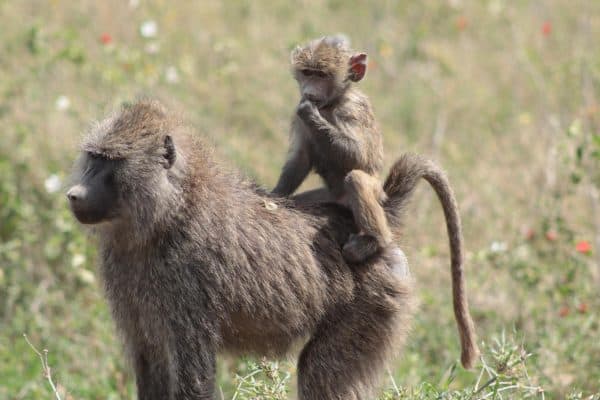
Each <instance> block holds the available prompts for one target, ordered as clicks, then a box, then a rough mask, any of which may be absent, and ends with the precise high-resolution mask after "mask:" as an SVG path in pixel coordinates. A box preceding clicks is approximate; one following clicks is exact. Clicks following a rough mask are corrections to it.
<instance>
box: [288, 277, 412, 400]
mask: <svg viewBox="0 0 600 400" xmlns="http://www.w3.org/2000/svg"><path fill="white" fill-rule="evenodd" d="M384 272H385V273H387V274H389V275H392V271H389V270H388V271H384ZM386 286H387V287H386ZM375 288H377V289H375ZM376 290H377V291H378V292H379V293H376V292H375V291H376ZM361 292H362V293H361V294H359V296H358V297H357V298H356V300H355V302H354V303H353V304H350V305H348V306H347V307H344V308H343V309H341V310H337V311H334V312H332V316H331V318H328V317H325V318H324V320H325V321H326V322H325V323H324V324H323V325H322V326H320V327H319V328H318V329H317V331H316V332H315V334H314V335H313V337H312V338H311V340H310V341H309V342H308V343H307V344H306V346H305V347H304V349H303V350H302V353H301V354H300V359H299V361H298V391H299V396H298V398H299V399H300V400H309V399H310V400H341V399H343V400H368V399H372V398H375V394H376V390H377V389H378V388H379V383H380V380H381V378H383V376H384V372H385V367H386V366H387V363H388V361H389V359H390V358H391V357H392V356H394V355H395V354H396V352H397V351H398V350H399V348H400V346H401V344H402V343H403V342H404V338H405V337H406V335H407V333H408V329H409V325H410V322H411V319H412V313H413V300H412V295H411V287H410V284H409V280H408V279H407V280H406V286H403V285H400V287H398V286H396V285H385V284H384V285H375V286H373V287H369V288H367V289H363V290H361Z"/></svg>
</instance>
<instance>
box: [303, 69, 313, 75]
mask: <svg viewBox="0 0 600 400" xmlns="http://www.w3.org/2000/svg"><path fill="white" fill-rule="evenodd" d="M314 72H315V71H313V70H311V69H303V70H302V75H304V76H312V75H313V73H314Z"/></svg>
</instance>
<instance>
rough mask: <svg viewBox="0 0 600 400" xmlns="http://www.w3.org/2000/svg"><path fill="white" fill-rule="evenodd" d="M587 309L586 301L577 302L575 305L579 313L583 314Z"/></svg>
mask: <svg viewBox="0 0 600 400" xmlns="http://www.w3.org/2000/svg"><path fill="white" fill-rule="evenodd" d="M587 310H588V305H587V303H579V304H578V305H577V311H579V313H580V314H585V313H586V312H587Z"/></svg>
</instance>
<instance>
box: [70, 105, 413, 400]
mask: <svg viewBox="0 0 600 400" xmlns="http://www.w3.org/2000/svg"><path fill="white" fill-rule="evenodd" d="M167 136H168V137H169V138H171V139H172V142H173V143H174V146H175V149H176V155H175V157H174V158H170V159H169V162H165V157H166V155H167V154H168V152H167V151H166V150H165V143H168V142H170V140H169V141H168V140H167ZM83 149H84V153H83V154H82V157H81V158H80V160H79V162H78V164H77V170H76V172H75V183H76V185H75V187H83V188H85V189H86V190H84V191H82V192H81V193H91V192H90V190H92V189H93V188H89V187H87V185H88V180H90V181H89V182H92V181H93V179H94V178H93V177H94V176H96V175H97V174H98V173H99V172H98V169H94V168H96V167H93V163H94V162H98V163H100V164H99V165H104V167H100V166H98V167H97V168H105V169H112V171H113V172H112V173H111V174H110V176H111V179H112V181H111V180H108V181H109V182H113V184H114V185H115V187H116V189H115V190H116V193H118V195H117V200H116V204H117V206H116V209H115V210H112V211H113V212H111V213H108V214H102V215H105V217H102V218H100V217H98V218H97V221H96V223H95V225H93V229H94V232H95V234H96V238H97V241H98V246H99V256H100V260H101V264H100V271H101V275H102V277H103V281H104V286H105V291H106V296H107V298H108V301H109V304H110V306H111V309H112V313H113V316H114V319H115V321H116V325H117V327H118V330H119V331H120V333H121V334H122V336H123V339H124V343H125V346H126V349H127V353H128V355H129V357H130V359H131V360H132V363H133V366H134V369H135V373H136V382H137V387H138V398H140V399H208V398H212V396H213V394H214V374H215V369H214V368H215V357H216V354H217V353H218V352H220V351H233V352H236V353H254V354H260V355H275V356H277V355H283V354H285V353H287V352H288V351H289V349H290V348H291V347H292V346H293V345H294V344H296V343H303V342H305V341H306V340H308V341H307V342H306V344H305V346H304V348H303V350H302V352H301V354H300V358H299V361H298V374H299V378H298V381H299V398H300V399H311V400H312V399H332V400H333V399H365V398H371V396H373V395H374V389H375V388H376V387H377V384H378V381H379V378H380V377H381V376H382V372H383V371H384V368H385V366H386V365H387V362H388V361H389V360H390V359H391V358H392V357H393V356H394V355H395V354H396V352H397V351H398V349H399V347H400V345H401V344H402V343H403V342H404V339H405V338H406V335H407V332H408V329H409V326H410V321H411V317H412V314H413V312H414V300H413V296H412V281H411V279H410V277H409V276H408V275H407V274H406V272H407V270H408V265H406V262H405V260H404V259H403V258H402V264H397V265H393V264H390V263H389V262H386V260H385V258H375V259H373V260H371V261H370V262H369V263H368V264H365V265H363V266H354V267H352V268H351V267H350V266H348V264H347V263H346V262H345V261H344V259H343V257H342V254H341V251H340V249H341V244H343V243H344V242H345V241H346V240H347V238H348V236H349V235H350V234H351V233H353V232H356V228H355V225H354V223H353V219H352V216H351V215H350V213H349V212H347V211H346V210H345V209H343V208H341V207H339V206H337V205H335V204H331V205H312V206H309V205H305V206H299V205H294V204H293V203H291V202H289V201H288V200H285V199H273V198H271V197H270V196H269V195H268V194H266V193H264V192H263V191H261V190H259V189H257V188H256V187H255V185H253V184H252V183H250V182H248V181H246V180H244V179H242V178H240V177H239V175H237V174H235V173H233V172H227V171H226V170H225V169H223V168H222V167H221V166H220V165H219V164H218V163H216V162H215V161H214V159H213V157H212V156H211V152H210V151H209V150H208V149H207V147H206V146H205V145H204V144H203V143H202V142H200V141H199V140H197V139H195V138H194V137H193V136H192V135H190V134H189V133H188V132H187V129H186V128H185V127H184V126H183V125H181V124H180V122H179V121H177V120H173V119H171V118H170V117H169V116H168V114H167V112H166V110H165V109H164V108H163V107H162V106H160V105H159V104H157V103H155V102H151V101H142V102H139V103H137V104H135V105H133V106H131V107H128V108H125V109H123V110H122V111H120V112H118V113H116V114H114V115H113V116H110V117H109V118H107V119H106V120H105V121H103V122H102V123H100V124H99V125H98V126H97V127H96V128H95V129H94V130H93V132H92V133H91V134H90V135H88V137H87V138H86V139H85V141H84V146H83ZM99 156H100V157H101V159H100V160H98V157H99ZM107 176H109V175H107ZM101 184H104V180H103V183H101ZM70 192H71V191H70ZM70 199H71V201H72V207H73V210H74V212H75V214H76V216H78V218H80V217H81V216H82V215H84V213H85V212H91V211H90V209H89V207H87V206H86V204H85V203H86V202H87V201H89V200H90V199H87V198H86V197H85V196H83V195H81V194H79V195H77V196H76V195H75V194H73V193H71V194H70ZM265 201H273V202H275V203H276V204H277V208H276V209H275V210H273V209H272V208H271V207H270V208H267V207H265ZM96 211H97V210H96ZM96 214H98V213H96ZM86 221H88V222H89V219H88V220H86Z"/></svg>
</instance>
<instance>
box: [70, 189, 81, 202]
mask: <svg viewBox="0 0 600 400" xmlns="http://www.w3.org/2000/svg"><path fill="white" fill-rule="evenodd" d="M82 197H83V190H81V187H77V186H76V187H72V188H71V189H69V191H68V192H67V198H68V199H69V201H77V200H81V198H82Z"/></svg>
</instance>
